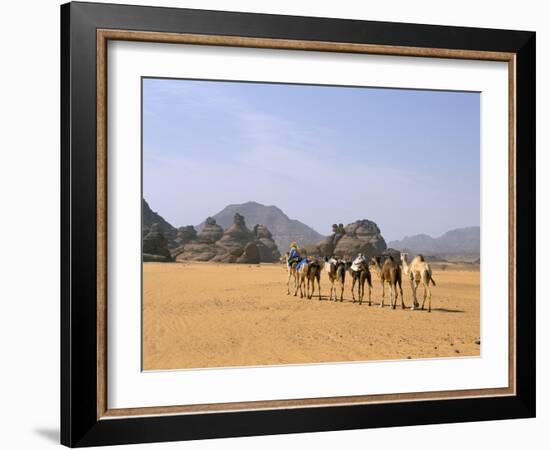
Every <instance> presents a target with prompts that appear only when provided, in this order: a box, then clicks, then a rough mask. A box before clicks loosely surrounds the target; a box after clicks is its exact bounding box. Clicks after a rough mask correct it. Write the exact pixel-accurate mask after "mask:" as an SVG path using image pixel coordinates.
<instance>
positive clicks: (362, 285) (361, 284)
mask: <svg viewBox="0 0 550 450" xmlns="http://www.w3.org/2000/svg"><path fill="white" fill-rule="evenodd" d="M364 295H365V280H359V304H360V305H362V304H363V297H364Z"/></svg>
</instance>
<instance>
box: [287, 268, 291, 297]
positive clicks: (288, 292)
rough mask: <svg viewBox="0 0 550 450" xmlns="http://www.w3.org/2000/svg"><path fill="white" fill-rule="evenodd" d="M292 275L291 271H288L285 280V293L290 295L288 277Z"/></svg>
mask: <svg viewBox="0 0 550 450" xmlns="http://www.w3.org/2000/svg"><path fill="white" fill-rule="evenodd" d="M291 277H292V272H291V271H290V270H289V271H288V280H286V295H290V278H291Z"/></svg>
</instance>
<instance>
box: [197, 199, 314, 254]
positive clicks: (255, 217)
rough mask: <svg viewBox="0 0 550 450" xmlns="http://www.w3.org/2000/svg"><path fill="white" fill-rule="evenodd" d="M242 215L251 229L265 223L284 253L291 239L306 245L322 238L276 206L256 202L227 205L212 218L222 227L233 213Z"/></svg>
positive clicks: (201, 225)
mask: <svg viewBox="0 0 550 450" xmlns="http://www.w3.org/2000/svg"><path fill="white" fill-rule="evenodd" d="M236 213H239V214H241V215H242V216H244V218H245V221H246V226H247V227H248V228H249V229H252V227H254V225H256V224H262V225H265V226H266V227H267V228H268V229H269V231H271V234H272V235H273V240H274V241H275V243H276V244H277V247H278V248H279V251H280V252H281V253H284V252H285V251H286V250H287V249H288V247H289V245H290V243H291V242H292V241H296V242H297V243H298V245H300V246H302V245H306V244H311V243H314V242H318V241H319V240H321V239H323V237H324V236H323V235H321V234H319V233H318V232H317V231H315V230H314V229H313V228H311V227H308V226H307V225H305V224H303V223H302V222H300V221H299V220H294V219H290V218H289V217H288V216H287V215H286V214H285V213H284V212H283V211H281V210H280V209H279V208H277V207H276V206H266V205H262V204H260V203H257V202H246V203H242V204H240V205H228V206H226V207H225V208H224V209H222V210H221V211H220V212H218V213H217V214H215V215H213V216H212V218H214V219H216V222H217V223H218V224H219V225H221V226H222V227H223V228H224V229H225V228H227V227H229V226H230V225H231V224H232V223H233V219H234V217H235V214H236ZM196 228H197V230H198V231H201V230H202V229H203V228H204V222H202V223H201V224H199V225H197V226H196Z"/></svg>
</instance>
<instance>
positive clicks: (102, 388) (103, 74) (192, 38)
mask: <svg viewBox="0 0 550 450" xmlns="http://www.w3.org/2000/svg"><path fill="white" fill-rule="evenodd" d="M96 37H97V55H96V59H97V69H96V72H97V199H98V203H97V239H98V241H97V260H98V269H97V289H98V294H97V297H98V298H97V352H98V365H97V419H98V420H112V419H119V418H123V417H145V416H151V415H153V416H158V415H173V414H196V413H221V412H236V411H255V410H266V409H289V408H299V407H322V406H345V405H355V404H374V403H392V402H406V401H408V402H410V401H423V400H446V399H447V400H448V399H461V398H476V397H477V398H480V397H500V396H513V395H515V394H516V377H515V375H516V358H517V357H516V322H515V317H516V267H515V254H516V247H515V245H516V235H515V233H516V229H515V227H516V216H515V214H516V167H515V158H516V142H515V136H516V133H515V130H516V54H515V53H511V52H493V51H480V50H457V49H445V48H425V47H404V46H390V45H375V44H356V43H349V44H348V43H340V42H338V43H337V42H325V41H300V40H290V39H271V38H249V37H237V36H223V35H203V34H192V33H165V32H149V31H133V30H116V29H105V28H98V29H97V30H96ZM108 40H124V41H137V42H159V43H173V44H176V43H179V44H191V45H217V46H231V47H247V48H266V49H279V50H285V49H286V50H303V51H323V52H340V53H362V54H378V55H391V56H409V57H432V58H449V59H470V60H487V61H501V62H507V63H508V71H509V84H508V87H509V108H508V109H509V133H508V134H509V136H508V139H509V200H508V202H509V203H508V204H509V223H508V227H509V238H508V244H509V254H511V257H510V260H509V270H508V273H509V317H510V318H509V324H508V328H509V373H508V379H509V386H508V387H505V388H493V389H471V390H454V391H435V392H421V393H404V394H383V395H361V396H340V397H322V398H313V399H311V398H307V399H289V400H266V401H252V402H251V401H249V402H232V403H213V404H201V405H173V406H164V407H155V406H151V407H141V408H119V409H108V405H107V359H106V351H107V335H106V334H107V333H106V328H107V298H106V295H107V294H106V289H107V275H106V274H107V248H106V242H107V229H106V227H107V219H106V213H107V189H106V186H107V178H106V170H107V41H108ZM512 315H513V319H512Z"/></svg>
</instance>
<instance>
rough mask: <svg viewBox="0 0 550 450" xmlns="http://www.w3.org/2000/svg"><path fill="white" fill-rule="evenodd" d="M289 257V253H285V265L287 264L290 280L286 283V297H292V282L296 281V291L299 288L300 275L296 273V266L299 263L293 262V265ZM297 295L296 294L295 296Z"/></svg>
mask: <svg viewBox="0 0 550 450" xmlns="http://www.w3.org/2000/svg"><path fill="white" fill-rule="evenodd" d="M288 255H289V253H288V252H286V253H285V256H284V258H285V260H284V262H285V264H286V271H287V272H288V279H287V281H286V295H290V280H294V286H295V287H296V289H297V288H298V273H297V272H296V266H297V265H298V263H297V262H293V263H292V264H289V263H288ZM294 295H296V294H294Z"/></svg>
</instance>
